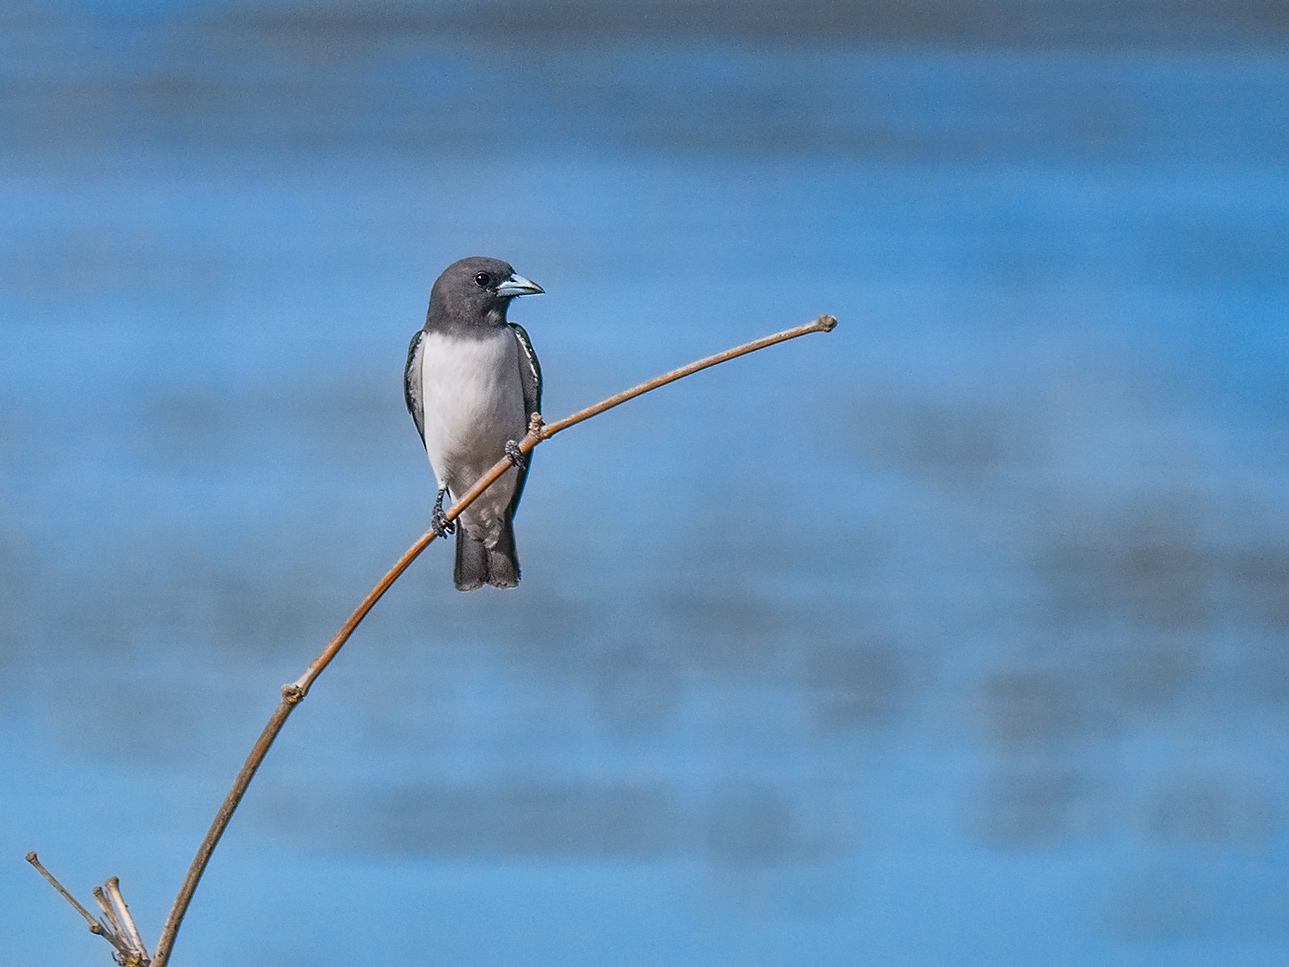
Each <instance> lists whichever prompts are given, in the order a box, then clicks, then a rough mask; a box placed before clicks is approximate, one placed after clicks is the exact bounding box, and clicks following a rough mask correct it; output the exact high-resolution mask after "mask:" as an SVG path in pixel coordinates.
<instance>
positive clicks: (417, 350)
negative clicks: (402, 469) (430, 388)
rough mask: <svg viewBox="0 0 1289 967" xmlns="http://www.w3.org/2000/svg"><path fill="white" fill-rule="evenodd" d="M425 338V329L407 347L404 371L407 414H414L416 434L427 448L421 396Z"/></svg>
mask: <svg viewBox="0 0 1289 967" xmlns="http://www.w3.org/2000/svg"><path fill="white" fill-rule="evenodd" d="M424 337H425V330H424V329H418V330H416V335H414V336H413V337H412V342H411V344H410V345H409V346H408V347H407V366H406V367H405V368H404V369H403V402H405V403H406V404H407V412H408V413H411V414H412V422H413V423H415V424H416V432H417V433H418V434H420V437H421V446H425V404H424V398H423V397H422V395H421V353H422V351H423V347H422V345H421V340H422V339H423V338H424Z"/></svg>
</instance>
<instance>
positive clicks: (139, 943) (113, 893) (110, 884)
mask: <svg viewBox="0 0 1289 967" xmlns="http://www.w3.org/2000/svg"><path fill="white" fill-rule="evenodd" d="M103 885H104V886H106V887H107V895H108V896H109V897H111V898H112V906H113V907H115V908H116V919H117V920H118V921H120V923H122V924H123V925H124V926H125V934H126V936H127V937H129V939H130V945H131V946H132V947H133V948H134V950H135V952H137V953H139V954H142V955H143V959H144V960H147V959H148V949H147V948H146V947H144V946H143V938H142V937H140V936H139V928H138V927H136V926H135V925H134V917H132V916H130V908H129V907H128V906H126V904H125V897H123V896H121V881H120V880H119V879H117V878H116V877H115V876H109V877H108V878H107V882H106V883H104V884H103Z"/></svg>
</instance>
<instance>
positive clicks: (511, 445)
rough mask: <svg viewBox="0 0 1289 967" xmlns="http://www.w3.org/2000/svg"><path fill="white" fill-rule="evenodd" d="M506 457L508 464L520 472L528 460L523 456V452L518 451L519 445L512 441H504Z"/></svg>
mask: <svg viewBox="0 0 1289 967" xmlns="http://www.w3.org/2000/svg"><path fill="white" fill-rule="evenodd" d="M506 456H508V457H510V462H511V463H513V464H514V465H515V466H516V467H518V468H519V469H520V470H523V469H524V467H525V466H526V465H527V463H528V459H527V458H526V457H525V456H524V451H523V450H521V449H519V444H518V443H516V442H515V441H514V440H507V441H506Z"/></svg>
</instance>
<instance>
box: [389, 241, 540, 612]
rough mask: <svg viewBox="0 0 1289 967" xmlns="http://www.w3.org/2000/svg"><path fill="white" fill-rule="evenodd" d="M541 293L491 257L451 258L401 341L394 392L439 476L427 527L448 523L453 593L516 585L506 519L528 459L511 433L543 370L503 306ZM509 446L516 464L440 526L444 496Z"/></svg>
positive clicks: (530, 404)
mask: <svg viewBox="0 0 1289 967" xmlns="http://www.w3.org/2000/svg"><path fill="white" fill-rule="evenodd" d="M542 291H543V289H542V287H541V286H540V285H538V284H537V283H536V282H530V281H529V280H528V279H525V278H524V277H523V276H521V275H516V274H515V270H514V269H512V268H511V267H510V266H509V265H507V264H506V263H505V262H502V261H500V260H499V259H490V258H482V257H478V256H476V257H472V258H466V259H461V260H460V261H459V262H453V263H452V264H451V265H449V266H448V267H447V268H446V269H444V270H443V274H442V275H440V276H439V277H438V279H437V280H436V281H435V283H434V288H433V289H431V290H430V308H429V311H428V312H427V313H426V314H425V326H424V327H423V328H422V329H421V330H420V331H419V332H417V333H416V335H414V336H413V337H412V344H411V345H410V346H408V347H407V367H406V369H404V371H403V397H404V399H405V400H406V401H407V411H408V412H409V413H411V414H412V419H413V420H414V421H415V423H416V429H417V432H418V433H420V434H421V442H422V443H424V444H425V452H426V455H427V456H428V457H429V458H430V467H431V469H433V471H434V479H435V480H436V481H437V483H438V488H439V489H438V497H437V499H436V500H435V502H434V526H435V527H436V529H438V530H439V532H440V533H443V534H448V533H451V532H452V530H453V529H455V530H456V535H457V549H456V564H455V566H454V568H453V571H452V577H453V580H454V582H455V583H456V586H457V589H458V590H460V591H473V590H474V589H475V588H478V587H482V586H483V585H484V584H491V585H492V586H493V587H496V588H513V587H514V586H515V585H517V584H518V583H519V558H518V557H517V556H516V555H515V530H514V517H515V508H516V507H518V506H519V498H520V495H522V494H523V492H524V481H525V480H526V479H527V477H528V467H527V464H526V461H524V459H523V458H522V457H521V456H520V453H519V450H518V449H517V441H519V440H520V439H522V438H523V436H524V434H525V433H526V432H527V431H528V418H529V417H530V416H531V415H532V414H533V413H537V412H540V410H541V405H542V370H541V367H540V366H539V365H538V363H537V354H536V353H534V352H533V344H532V343H531V342H529V340H528V333H526V332H524V330H523V327H522V326H519V325H517V324H516V323H513V322H507V321H506V309H507V308H508V307H509V305H510V300H511V299H513V298H514V297H515V296H520V295H535V294H537V293H539V292H542ZM508 454H509V455H510V456H511V459H512V461H513V462H514V464H515V465H514V466H513V467H511V468H510V469H509V470H507V471H506V472H505V473H504V474H503V475H502V476H501V477H500V478H499V479H498V480H497V481H496V482H495V483H494V484H493V485H492V486H491V487H489V488H488V489H487V490H486V491H485V492H484V493H483V494H482V495H481V496H480V497H479V499H478V500H476V501H475V502H474V503H472V504H471V505H470V506H469V507H467V508H466V509H465V510H464V511H463V512H462V514H461V516H460V518H458V520H457V521H456V522H455V523H454V524H449V523H448V522H447V520H446V519H445V518H444V515H443V498H444V497H445V496H448V495H450V496H451V498H452V499H453V500H456V499H458V498H460V497H461V496H462V495H463V494H464V493H465V492H466V491H467V490H469V489H470V488H471V487H473V486H474V484H475V483H476V482H477V481H478V480H479V478H480V477H482V476H483V475H484V474H485V473H487V472H488V470H490V469H491V468H492V465H493V464H495V463H496V462H497V461H498V460H500V459H501V458H502V457H503V456H506V455H508ZM457 524H459V525H460V526H456V525H457Z"/></svg>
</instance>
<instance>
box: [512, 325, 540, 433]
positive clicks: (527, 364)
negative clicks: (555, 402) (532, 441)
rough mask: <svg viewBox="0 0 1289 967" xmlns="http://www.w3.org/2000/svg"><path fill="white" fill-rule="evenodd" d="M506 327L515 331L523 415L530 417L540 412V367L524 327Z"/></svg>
mask: <svg viewBox="0 0 1289 967" xmlns="http://www.w3.org/2000/svg"><path fill="white" fill-rule="evenodd" d="M506 325H508V326H510V328H511V329H513V330H515V338H516V339H518V340H519V381H520V382H521V383H522V384H523V387H524V415H525V416H532V415H533V414H534V413H540V412H541V411H542V367H541V364H540V363H539V362H537V353H535V352H533V344H532V341H531V340H530V339H529V338H528V333H526V332H524V327H523V326H521V325H519V323H517V322H509V323H507V324H506Z"/></svg>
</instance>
